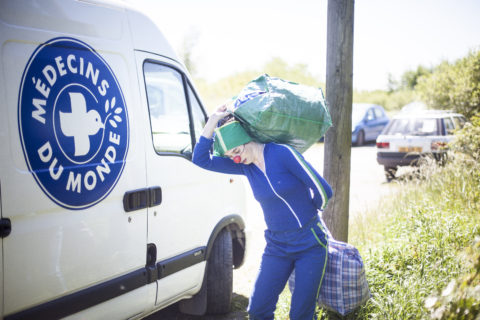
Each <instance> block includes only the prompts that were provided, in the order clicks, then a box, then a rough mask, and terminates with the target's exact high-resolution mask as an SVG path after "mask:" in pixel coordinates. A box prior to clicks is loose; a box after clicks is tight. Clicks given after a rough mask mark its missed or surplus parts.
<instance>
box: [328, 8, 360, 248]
mask: <svg viewBox="0 0 480 320" xmlns="http://www.w3.org/2000/svg"><path fill="white" fill-rule="evenodd" d="M353 12H354V0H328V17H327V86H326V96H327V104H328V109H329V111H330V115H331V117H332V123H333V125H332V127H331V128H330V129H329V130H328V131H327V134H326V135H325V150H324V168H323V172H324V175H325V178H326V180H327V181H328V182H329V183H330V185H331V186H332V188H333V191H334V195H333V198H332V199H331V200H330V202H329V204H328V206H327V208H326V210H325V212H324V214H323V217H324V220H325V223H326V224H327V226H328V227H329V229H330V231H331V232H332V235H333V237H334V238H335V239H337V240H340V241H345V242H347V240H348V210H349V199H350V155H351V145H352V87H353V85H352V78H353Z"/></svg>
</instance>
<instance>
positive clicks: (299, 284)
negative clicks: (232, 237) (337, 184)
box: [193, 136, 332, 320]
mask: <svg viewBox="0 0 480 320" xmlns="http://www.w3.org/2000/svg"><path fill="white" fill-rule="evenodd" d="M212 143H213V139H207V138H205V137H203V136H202V137H200V139H199V141H198V143H197V144H196V146H195V150H194V153H193V162H194V163H195V164H196V165H198V166H200V167H202V168H205V169H207V170H211V171H216V172H222V173H228V174H242V175H245V176H246V177H247V179H248V181H249V183H250V186H251V188H252V190H253V195H254V197H255V199H256V200H257V201H258V202H259V203H260V205H261V207H262V210H263V214H264V218H265V222H266V225H267V230H266V231H265V239H266V243H267V246H266V248H265V251H264V253H263V257H262V262H261V266H260V271H259V274H258V277H257V280H256V282H255V286H254V289H253V293H252V296H251V298H250V303H249V308H248V312H249V314H250V319H273V316H274V311H275V307H276V303H277V300H278V296H279V294H280V293H281V292H282V291H283V289H284V287H285V284H286V282H287V280H288V277H289V276H290V274H291V272H292V271H293V269H295V289H294V292H293V294H292V302H291V309H290V319H291V320H305V319H314V318H315V305H316V300H317V297H318V293H319V290H320V285H321V281H322V279H323V275H324V271H325V266H326V260H327V237H326V235H325V232H324V229H323V227H322V225H321V223H320V222H319V218H318V210H323V208H324V207H325V206H326V204H327V201H328V199H330V198H331V197H332V189H331V187H330V185H329V184H328V183H327V182H326V181H325V180H324V179H323V178H322V177H321V176H320V175H319V174H318V172H316V171H315V169H313V167H312V166H311V165H310V164H309V163H308V162H306V161H305V159H304V158H303V156H302V155H301V154H299V153H298V152H297V151H296V150H295V149H293V148H292V147H290V146H287V145H281V144H276V143H267V144H265V148H264V151H263V153H264V154H263V155H264V159H265V172H263V171H262V170H260V169H259V168H258V167H257V166H256V165H255V164H249V165H245V164H236V163H234V162H233V161H232V160H231V159H229V158H223V157H216V156H212V154H211V152H210V150H211V146H212Z"/></svg>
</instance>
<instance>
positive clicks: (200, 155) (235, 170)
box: [192, 106, 243, 174]
mask: <svg viewBox="0 0 480 320" xmlns="http://www.w3.org/2000/svg"><path fill="white" fill-rule="evenodd" d="M228 114H229V112H228V111H227V108H226V106H221V107H219V108H218V109H217V110H216V111H215V112H214V113H213V114H212V115H211V116H210V117H209V118H208V121H207V123H206V124H205V127H204V128H203V131H202V136H201V137H200V139H199V141H198V142H197V144H196V145H195V149H194V150H193V159H192V161H193V163H195V164H196V165H197V166H199V167H202V168H204V169H207V170H210V171H216V172H222V173H230V174H243V170H242V168H243V165H242V164H236V163H234V162H233V161H232V160H231V159H229V158H223V157H215V156H213V155H212V154H211V148H212V144H213V139H212V137H213V132H214V130H215V128H216V127H217V124H218V122H219V121H220V120H221V119H223V118H224V117H225V116H227V115H228Z"/></svg>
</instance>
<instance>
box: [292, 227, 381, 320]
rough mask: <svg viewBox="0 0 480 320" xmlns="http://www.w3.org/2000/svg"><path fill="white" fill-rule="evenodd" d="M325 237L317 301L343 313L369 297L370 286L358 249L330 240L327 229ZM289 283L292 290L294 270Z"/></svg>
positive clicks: (320, 304) (348, 311) (350, 310)
mask: <svg viewBox="0 0 480 320" xmlns="http://www.w3.org/2000/svg"><path fill="white" fill-rule="evenodd" d="M322 222H323V221H322ZM327 237H329V239H328V258H327V267H326V271H325V275H324V277H323V281H322V287H321V288H320V294H319V296H318V304H319V306H320V307H323V308H326V309H328V310H331V311H335V312H337V313H339V314H341V315H342V316H344V315H346V314H348V313H350V312H352V311H354V310H355V309H356V308H357V307H359V306H360V305H362V304H363V303H365V302H366V301H367V300H368V299H369V298H370V296H371V294H370V289H369V288H368V283H367V278H366V276H365V268H364V266H363V261H362V257H361V256H360V253H359V252H358V250H357V249H356V248H355V247H354V246H352V245H350V244H348V243H345V242H341V241H337V240H335V239H333V238H332V237H331V235H330V234H329V232H327ZM288 284H289V288H290V291H291V292H292V293H293V290H294V289H295V271H294V272H292V275H291V276H290V279H289V281H288Z"/></svg>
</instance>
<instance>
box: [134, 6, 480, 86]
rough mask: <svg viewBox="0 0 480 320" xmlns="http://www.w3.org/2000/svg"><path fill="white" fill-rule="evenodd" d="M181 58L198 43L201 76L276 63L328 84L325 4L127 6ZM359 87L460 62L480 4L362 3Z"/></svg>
mask: <svg viewBox="0 0 480 320" xmlns="http://www.w3.org/2000/svg"><path fill="white" fill-rule="evenodd" d="M127 2H130V3H131V4H133V5H134V6H136V7H137V8H138V9H140V10H142V11H144V12H145V13H146V14H147V15H148V16H149V17H150V18H151V19H152V20H153V21H154V22H155V23H156V24H157V26H158V27H159V28H160V30H162V32H163V33H164V34H165V36H166V37H167V39H168V40H169V41H170V42H171V44H172V46H173V47H174V49H176V51H177V52H180V51H181V48H182V46H183V44H184V42H185V39H196V40H195V45H194V46H193V47H192V58H193V61H194V63H195V66H196V69H197V70H196V74H195V75H196V76H197V77H201V78H204V79H206V80H208V81H212V82H213V81H217V80H220V79H221V78H223V77H227V76H230V75H232V74H234V73H237V72H242V71H245V70H259V71H261V68H262V66H263V65H265V63H266V62H268V61H270V60H271V59H272V58H274V57H278V58H281V59H283V60H284V61H286V62H287V63H288V64H289V65H292V66H293V65H295V64H305V65H307V66H308V70H309V72H310V73H311V74H313V75H314V76H315V77H318V78H319V79H320V81H323V82H324V81H325V72H326V52H327V48H326V46H327V2H328V1H327V0H296V1H293V0H289V1H287V0H242V1H232V0H127ZM354 10H355V12H354V53H353V54H354V58H353V86H354V89H357V90H376V89H381V90H385V89H387V88H388V78H389V75H391V76H392V77H393V78H394V79H397V80H399V79H400V77H401V75H402V74H403V73H404V72H405V71H408V70H415V69H416V68H417V67H418V66H419V65H423V66H425V67H433V66H435V65H438V64H439V63H440V62H442V61H444V60H448V61H450V62H454V61H455V60H457V59H459V58H462V57H464V56H466V55H467V54H468V53H469V51H471V50H477V49H480V18H479V14H480V0H357V1H355V9H354Z"/></svg>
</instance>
